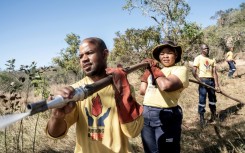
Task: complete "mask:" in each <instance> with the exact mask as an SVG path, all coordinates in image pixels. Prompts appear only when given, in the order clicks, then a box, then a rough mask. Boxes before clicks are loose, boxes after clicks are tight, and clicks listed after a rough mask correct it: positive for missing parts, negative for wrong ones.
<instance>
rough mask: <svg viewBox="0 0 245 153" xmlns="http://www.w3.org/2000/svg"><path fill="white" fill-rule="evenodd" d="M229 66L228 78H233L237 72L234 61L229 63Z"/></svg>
mask: <svg viewBox="0 0 245 153" xmlns="http://www.w3.org/2000/svg"><path fill="white" fill-rule="evenodd" d="M227 63H228V64H229V73H228V77H232V76H233V74H234V72H235V71H236V67H235V64H234V62H233V61H228V62H227Z"/></svg>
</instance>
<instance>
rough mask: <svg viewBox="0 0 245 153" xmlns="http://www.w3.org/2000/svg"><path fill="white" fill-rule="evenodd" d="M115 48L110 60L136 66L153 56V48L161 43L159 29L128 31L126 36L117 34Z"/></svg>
mask: <svg viewBox="0 0 245 153" xmlns="http://www.w3.org/2000/svg"><path fill="white" fill-rule="evenodd" d="M116 36H117V37H116V38H114V48H113V50H112V52H111V54H110V57H109V60H110V61H114V62H116V63H115V64H117V63H126V64H128V65H129V64H135V63H138V62H139V61H141V60H142V59H144V58H146V57H150V56H151V50H152V47H155V46H156V45H157V44H159V43H160V38H161V34H160V31H159V29H157V28H153V27H149V28H147V29H134V28H132V29H127V30H126V31H125V34H121V33H120V32H117V33H116Z"/></svg>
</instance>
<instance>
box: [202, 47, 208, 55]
mask: <svg viewBox="0 0 245 153" xmlns="http://www.w3.org/2000/svg"><path fill="white" fill-rule="evenodd" d="M201 49H202V54H203V55H205V56H208V55H209V47H208V46H202V48H201Z"/></svg>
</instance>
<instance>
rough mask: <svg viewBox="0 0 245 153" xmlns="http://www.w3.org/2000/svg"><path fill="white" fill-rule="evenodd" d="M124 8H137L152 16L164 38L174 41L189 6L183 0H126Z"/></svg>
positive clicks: (183, 22)
mask: <svg viewBox="0 0 245 153" xmlns="http://www.w3.org/2000/svg"><path fill="white" fill-rule="evenodd" d="M123 9H125V10H129V11H132V10H133V9H139V10H141V11H142V13H143V14H144V15H146V16H149V17H150V18H152V19H153V20H154V21H155V22H156V23H157V25H158V27H159V28H160V29H161V30H162V32H163V34H164V38H167V39H172V40H174V41H176V40H177V39H178V35H179V33H180V29H181V26H183V25H184V24H185V17H186V16H187V15H188V14H189V11H190V7H189V5H188V3H186V2H185V1H184V0H164V1H163V0H154V1H152V0H144V1H142V0H126V5H125V6H124V7H123Z"/></svg>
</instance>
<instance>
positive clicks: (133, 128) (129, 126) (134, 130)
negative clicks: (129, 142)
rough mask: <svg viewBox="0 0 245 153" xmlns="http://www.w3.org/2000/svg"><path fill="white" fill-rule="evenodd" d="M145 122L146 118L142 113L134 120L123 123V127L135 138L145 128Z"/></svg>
mask: <svg viewBox="0 0 245 153" xmlns="http://www.w3.org/2000/svg"><path fill="white" fill-rule="evenodd" d="M143 124H144V118H143V116H142V115H140V116H139V117H138V118H137V119H135V120H134V121H133V122H130V123H125V124H121V129H122V131H123V133H124V134H125V135H126V136H127V137H129V138H134V137H137V136H138V135H139V134H140V132H141V130H142V128H143Z"/></svg>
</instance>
